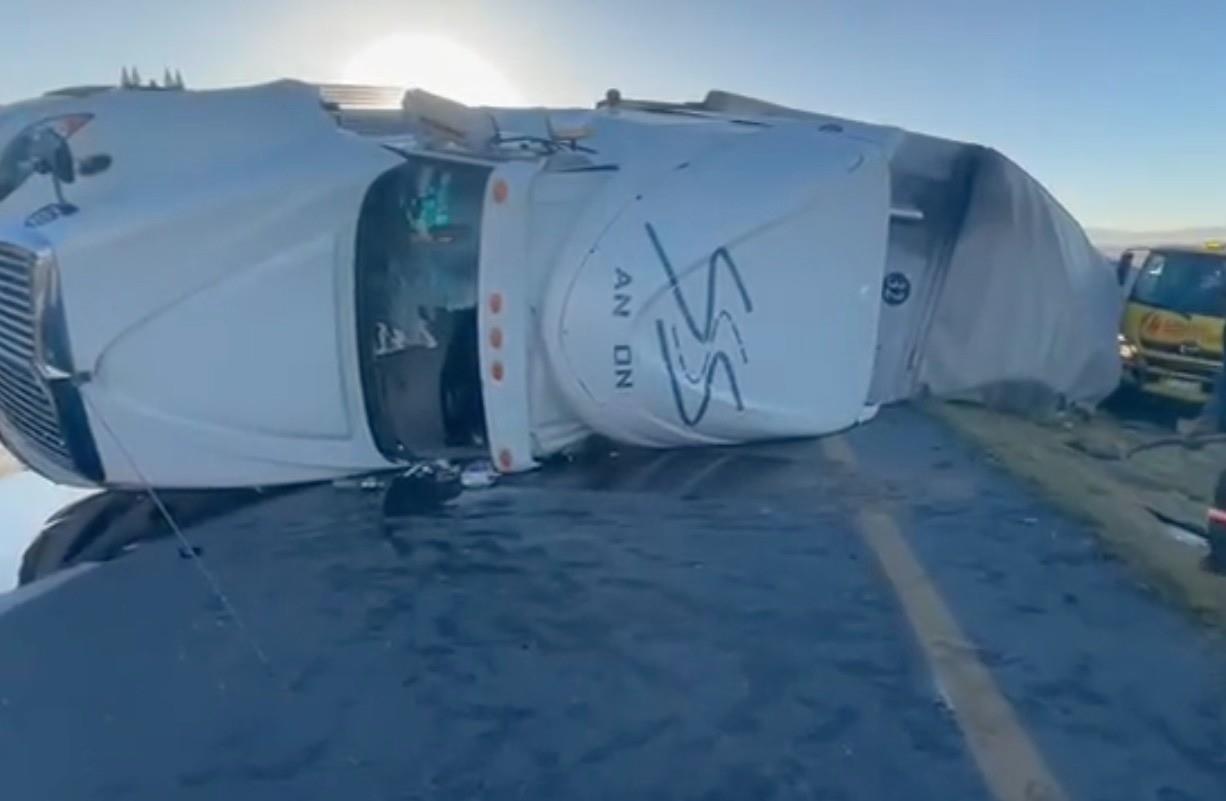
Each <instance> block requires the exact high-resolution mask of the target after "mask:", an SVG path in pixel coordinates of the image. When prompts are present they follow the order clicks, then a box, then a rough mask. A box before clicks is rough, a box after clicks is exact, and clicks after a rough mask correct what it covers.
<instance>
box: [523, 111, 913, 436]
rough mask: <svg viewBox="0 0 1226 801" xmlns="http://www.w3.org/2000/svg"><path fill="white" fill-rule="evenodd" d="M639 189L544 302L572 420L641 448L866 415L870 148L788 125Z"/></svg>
mask: <svg viewBox="0 0 1226 801" xmlns="http://www.w3.org/2000/svg"><path fill="white" fill-rule="evenodd" d="M640 185H641V188H639V189H637V190H633V191H631V192H629V194H628V196H627V201H626V203H625V204H624V205H622V206H621V210H620V211H619V212H617V213H616V214H615V215H614V217H613V219H612V220H611V221H610V223H609V224H608V226H607V227H605V228H604V229H603V231H602V233H601V234H600V235H599V236H598V237H597V240H596V241H595V242H594V243H592V244H591V246H590V248H587V249H585V250H583V251H582V252H584V253H586V255H585V256H584V257H582V258H580V259H577V260H576V261H577V263H576V264H575V265H574V266H573V267H572V266H568V265H566V264H561V265H559V266H558V269H557V271H556V272H555V274H554V278H553V280H552V282H551V287H550V291H549V292H548V295H547V298H546V303H545V310H544V315H543V319H542V324H543V330H542V334H543V339H544V343H545V346H546V348H547V351H548V358H549V360H550V363H551V367H552V369H553V371H554V375H555V377H556V379H557V381H558V382H559V387H558V389H559V390H560V391H561V392H562V393H563V394H564V395H565V397H566V398H567V399H568V401H569V403H570V404H571V405H572V406H573V407H574V410H575V413H576V414H577V415H578V416H579V417H580V418H582V419H583V420H584V421H585V422H586V423H587V424H588V425H589V426H591V427H592V428H593V429H595V430H596V431H597V432H599V433H602V434H605V435H607V436H610V437H612V438H614V439H617V440H620V441H626V442H631V443H636V444H642V445H649V446H675V445H688V444H704V443H732V442H744V441H749V440H755V439H766V438H777V437H789V436H805V435H814V434H820V433H824V432H829V431H834V430H838V429H842V428H846V427H848V426H850V425H853V424H854V423H856V422H857V421H858V420H860V419H862V418H863V417H864V416H865V415H866V414H867V412H866V406H865V404H866V398H867V395H868V388H869V382H870V380H871V376H872V372H873V361H874V354H875V348H876V340H877V323H878V315H879V308H880V297H881V281H882V276H883V270H884V264H885V254H886V245H887V237H888V225H889V206H890V190H889V167H888V164H887V162H886V160H885V157H884V155H883V154H882V153H881V151H880V150H879V149H877V148H876V147H875V146H873V145H872V144H870V143H867V142H864V141H862V140H857V139H854V138H851V137H849V136H845V135H842V134H838V133H832V132H823V131H820V130H819V129H818V128H817V127H816V126H812V125H805V124H790V123H789V124H784V125H782V126H779V127H772V128H763V129H762V130H761V132H758V133H754V134H749V135H745V136H744V137H743V138H741V139H740V140H738V141H736V142H735V143H734V144H732V145H730V146H727V147H723V148H720V149H718V150H716V151H715V152H712V153H709V154H707V155H700V156H696V157H694V158H693V159H692V160H690V161H688V162H683V163H680V164H678V165H676V166H675V168H674V169H673V170H672V171H671V173H670V174H668V175H666V176H663V177H662V176H659V175H654V176H651V177H650V179H648V180H645V181H642V182H640ZM611 188H612V187H611ZM623 191H624V187H623ZM571 252H574V251H571Z"/></svg>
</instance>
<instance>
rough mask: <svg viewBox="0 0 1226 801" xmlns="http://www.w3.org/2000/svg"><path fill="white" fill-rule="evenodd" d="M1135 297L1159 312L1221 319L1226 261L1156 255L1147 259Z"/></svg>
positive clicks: (1225, 298)
mask: <svg viewBox="0 0 1226 801" xmlns="http://www.w3.org/2000/svg"><path fill="white" fill-rule="evenodd" d="M1132 297H1133V300H1136V301H1137V302H1139V303H1144V304H1146V305H1147V306H1154V307H1156V308H1159V309H1165V310H1169V311H1175V312H1180V313H1182V314H1196V315H1204V316H1207V317H1222V316H1224V315H1226V257H1223V256H1220V255H1215V254H1206V253H1192V252H1181V251H1155V252H1153V253H1151V254H1150V255H1149V258H1148V259H1146V261H1145V265H1144V266H1143V267H1142V269H1141V274H1140V275H1139V276H1138V277H1137V281H1136V284H1135V285H1134V287H1133V294H1132Z"/></svg>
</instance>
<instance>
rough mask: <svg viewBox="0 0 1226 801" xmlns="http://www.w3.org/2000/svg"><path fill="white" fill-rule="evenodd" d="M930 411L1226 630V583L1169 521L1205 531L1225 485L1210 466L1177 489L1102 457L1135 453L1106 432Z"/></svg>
mask: <svg viewBox="0 0 1226 801" xmlns="http://www.w3.org/2000/svg"><path fill="white" fill-rule="evenodd" d="M923 408H924V409H925V411H927V412H928V413H929V414H931V415H932V416H933V417H935V418H937V419H939V420H941V421H943V422H945V423H946V424H947V425H949V426H950V427H951V428H952V429H953V430H954V431H956V432H957V433H959V434H960V435H961V436H962V437H964V438H965V439H967V440H969V441H970V442H972V443H973V444H975V445H976V446H978V447H979V448H980V449H982V450H983V451H985V452H986V453H987V454H989V455H990V456H991V457H993V458H994V459H995V460H996V461H997V462H998V463H999V464H1000V465H1001V466H1003V467H1004V468H1006V469H1007V470H1008V471H1009V472H1011V473H1013V474H1014V475H1015V476H1017V477H1018V478H1019V479H1021V480H1023V481H1026V482H1027V483H1029V484H1031V485H1032V486H1035V487H1036V488H1037V489H1038V490H1039V491H1040V492H1042V494H1043V495H1044V496H1046V497H1047V498H1048V499H1049V500H1050V501H1051V502H1053V503H1054V504H1056V505H1057V506H1059V507H1060V508H1061V509H1063V510H1064V511H1065V512H1067V513H1068V514H1070V515H1071V516H1074V517H1077V518H1080V519H1082V520H1084V521H1086V522H1087V523H1088V524H1089V525H1090V526H1091V527H1092V528H1093V530H1094V531H1095V533H1096V534H1097V535H1098V537H1099V539H1100V541H1101V542H1102V543H1103V544H1104V546H1105V547H1106V548H1107V549H1108V551H1110V552H1111V553H1113V554H1114V555H1116V556H1118V557H1119V558H1120V559H1122V560H1123V561H1124V562H1125V563H1126V564H1127V565H1129V566H1130V567H1131V568H1132V569H1134V570H1135V571H1136V572H1137V574H1138V575H1139V576H1141V577H1142V580H1143V581H1145V583H1146V584H1148V585H1150V586H1152V587H1154V588H1155V589H1156V590H1158V591H1159V592H1161V593H1162V594H1163V595H1165V596H1167V597H1170V598H1172V599H1174V600H1176V601H1179V602H1181V603H1182V604H1184V605H1186V606H1187V607H1188V608H1190V609H1191V610H1192V611H1193V612H1194V614H1196V616H1197V617H1198V618H1200V619H1202V620H1204V621H1206V622H1210V623H1213V624H1215V625H1217V626H1219V627H1220V626H1223V625H1226V577H1223V576H1219V575H1216V574H1213V573H1211V572H1209V571H1207V570H1206V569H1205V567H1204V564H1203V563H1204V556H1205V552H1204V550H1202V549H1199V548H1195V547H1191V546H1189V545H1188V544H1186V543H1184V542H1180V541H1179V540H1177V539H1176V538H1174V537H1172V536H1171V534H1170V533H1169V532H1168V530H1167V525H1168V524H1167V523H1164V522H1163V521H1162V520H1161V519H1160V518H1161V517H1166V518H1168V519H1169V520H1177V521H1181V522H1184V523H1185V525H1187V524H1189V523H1190V522H1192V521H1195V519H1196V518H1197V517H1199V521H1201V522H1202V523H1203V520H1204V514H1205V509H1206V506H1207V503H1206V496H1207V493H1208V492H1209V486H1210V483H1211V482H1212V481H1213V479H1214V477H1215V475H1214V474H1212V473H1209V472H1208V471H1207V470H1205V469H1204V467H1203V466H1200V465H1198V464H1192V465H1191V466H1190V468H1189V470H1190V471H1191V475H1194V476H1195V478H1192V479H1184V486H1183V487H1180V488H1177V487H1176V483H1177V482H1178V477H1177V476H1176V475H1175V474H1174V473H1173V472H1172V471H1167V472H1166V473H1164V471H1162V470H1160V469H1149V470H1141V469H1136V467H1135V466H1132V465H1129V464H1128V463H1127V460H1124V459H1120V458H1118V455H1117V454H1115V453H1105V454H1104V453H1099V454H1097V455H1095V454H1094V453H1093V451H1094V450H1095V445H1093V444H1089V445H1088V443H1097V447H1098V448H1099V449H1100V450H1104V451H1110V450H1114V449H1119V448H1120V447H1122V446H1125V445H1126V443H1124V442H1118V441H1111V438H1109V437H1106V436H1105V426H1102V425H1099V426H1098V427H1095V426H1092V425H1091V426H1087V427H1086V428H1085V429H1084V430H1078V429H1069V428H1061V427H1058V426H1048V425H1040V424H1038V423H1035V422H1031V421H1028V420H1025V419H1022V418H1018V417H1014V416H1010V415H1003V414H998V413H996V412H992V411H989V410H986V409H983V408H979V407H975V406H970V405H965V404H952V403H939V402H931V403H926V404H925V405H924V407H923ZM1087 450H1089V451H1091V453H1087V452H1086V451H1087ZM1167 458H1168V460H1170V461H1173V457H1167ZM1204 458H1206V459H1208V458H1211V457H1204ZM1147 467H1148V466H1147ZM1202 483H1203V484H1204V486H1203V487H1202V486H1201V484H1202ZM1190 519H1191V520H1190Z"/></svg>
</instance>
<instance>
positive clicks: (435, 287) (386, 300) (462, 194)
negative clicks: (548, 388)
mask: <svg viewBox="0 0 1226 801" xmlns="http://www.w3.org/2000/svg"><path fill="white" fill-rule="evenodd" d="M487 175H488V170H487V169H486V168H484V167H475V166H472V165H468V164H457V163H452V162H447V161H441V160H437V159H425V158H412V159H410V160H409V161H408V162H407V163H406V164H405V165H404V166H402V167H398V168H396V169H394V170H391V171H390V172H388V173H386V174H385V175H383V176H382V177H380V178H379V179H378V180H377V181H375V182H374V184H373V185H372V186H371V188H370V190H369V192H368V193H367V196H366V199H365V201H364V203H363V204H362V212H361V217H360V218H359V221H358V237H357V245H356V255H355V269H356V271H357V308H358V320H357V325H358V336H359V346H360V358H361V362H362V378H363V392H364V394H365V398H366V409H367V417H368V420H369V424H370V427H371V431H372V433H373V434H374V436H375V439H376V442H377V443H378V445H379V448H380V450H381V451H382V452H383V453H384V454H385V455H387V456H388V457H389V458H396V459H400V458H403V457H405V456H406V455H409V454H418V455H420V454H423V453H429V452H432V451H437V450H438V449H440V448H442V447H446V446H453V445H473V444H475V443H476V442H479V441H480V439H481V436H482V432H483V431H484V414H483V411H482V406H481V387H480V377H479V375H478V366H477V351H476V336H477V332H476V326H477V320H476V303H477V268H478V248H479V244H480V221H481V199H482V197H483V193H484V188H485V181H486V177H487Z"/></svg>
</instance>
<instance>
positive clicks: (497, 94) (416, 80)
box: [344, 33, 522, 106]
mask: <svg viewBox="0 0 1226 801" xmlns="http://www.w3.org/2000/svg"><path fill="white" fill-rule="evenodd" d="M344 80H345V81H346V82H347V83H359V84H374V85H381V86H404V87H406V88H418V89H425V90H426V91H427V92H433V93H434V94H436V95H442V96H443V97H447V98H450V99H452V100H458V101H459V102H461V103H467V104H469V105H489V106H514V105H518V104H520V103H521V102H522V100H521V98H520V94H519V92H518V91H516V89H515V87H514V86H513V85H512V84H511V82H510V81H509V80H507V78H506V76H505V75H503V74H502V73H501V72H500V71H499V70H498V68H497V67H495V66H494V65H492V64H490V63H489V62H488V61H486V60H485V59H484V58H482V57H481V56H480V55H478V54H477V53H475V52H473V51H472V50H469V49H468V48H467V47H464V46H463V45H461V44H458V43H457V42H455V41H453V40H451V39H449V38H447V37H446V36H440V35H438V34H409V33H402V34H396V35H393V36H388V37H385V38H383V39H379V40H377V41H375V42H372V43H371V44H369V45H367V46H366V47H364V48H363V49H362V50H360V51H358V53H357V54H356V55H354V57H353V58H352V59H351V60H350V61H349V63H348V64H347V65H346V66H345V70H344Z"/></svg>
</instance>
